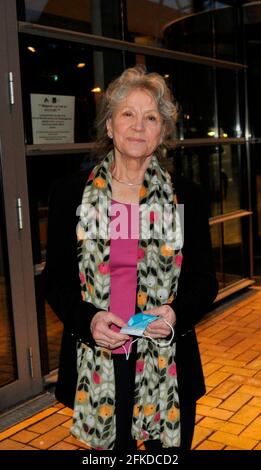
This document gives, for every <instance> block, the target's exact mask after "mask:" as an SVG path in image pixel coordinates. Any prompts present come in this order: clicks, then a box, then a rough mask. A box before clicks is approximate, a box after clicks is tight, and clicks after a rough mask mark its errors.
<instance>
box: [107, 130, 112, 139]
mask: <svg viewBox="0 0 261 470" xmlns="http://www.w3.org/2000/svg"><path fill="white" fill-rule="evenodd" d="M107 134H108V137H109V139H112V137H113V135H112V132H111V131H108V132H107Z"/></svg>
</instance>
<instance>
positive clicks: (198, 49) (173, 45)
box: [164, 12, 213, 57]
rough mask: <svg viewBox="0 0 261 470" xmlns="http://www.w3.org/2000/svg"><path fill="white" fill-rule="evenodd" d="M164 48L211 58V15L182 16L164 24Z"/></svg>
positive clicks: (207, 13)
mask: <svg viewBox="0 0 261 470" xmlns="http://www.w3.org/2000/svg"><path fill="white" fill-rule="evenodd" d="M164 47H166V48H168V49H172V50H176V51H181V52H187V53H190V54H198V55H203V56H208V57H212V56H213V35H212V14H211V13H209V12H205V13H201V14H195V15H191V16H188V17H184V16H183V15H182V16H180V17H177V18H175V19H174V21H173V20H172V21H171V22H170V24H166V26H165V28H164Z"/></svg>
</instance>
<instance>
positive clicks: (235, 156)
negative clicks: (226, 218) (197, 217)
mask: <svg viewBox="0 0 261 470" xmlns="http://www.w3.org/2000/svg"><path fill="white" fill-rule="evenodd" d="M244 150H245V147H244V146H240V145H221V146H220V152H221V180H222V188H221V190H222V212H223V213H224V214H225V213H228V212H232V211H235V210H238V209H247V207H246V206H245V204H243V201H246V199H245V198H243V196H244V195H243V191H244V193H245V194H246V188H247V181H246V179H245V178H244V174H245V173H244V169H245V168H246V159H245V158H242V153H243V156H244V155H245V153H244ZM243 178H244V186H243Z"/></svg>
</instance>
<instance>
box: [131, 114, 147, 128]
mask: <svg viewBox="0 0 261 470" xmlns="http://www.w3.org/2000/svg"><path fill="white" fill-rule="evenodd" d="M133 126H134V129H136V130H143V129H144V120H143V117H142V116H136V118H135V121H134V123H133Z"/></svg>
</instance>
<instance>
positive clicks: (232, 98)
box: [216, 69, 244, 137]
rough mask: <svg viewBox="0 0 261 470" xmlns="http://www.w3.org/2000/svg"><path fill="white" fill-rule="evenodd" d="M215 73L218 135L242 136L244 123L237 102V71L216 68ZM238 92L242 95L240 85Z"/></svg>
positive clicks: (242, 91)
mask: <svg viewBox="0 0 261 470" xmlns="http://www.w3.org/2000/svg"><path fill="white" fill-rule="evenodd" d="M216 73H217V75H216V77H217V105H218V121H219V135H220V137H243V134H244V124H243V123H241V122H240V114H239V113H240V110H239V103H237V97H238V92H239V90H238V86H239V80H238V78H239V77H238V72H234V71H233V70H225V69H217V72H216ZM240 83H241V81H240ZM240 94H241V96H242V95H244V90H243V89H241V87H240ZM237 111H238V116H237Z"/></svg>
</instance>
